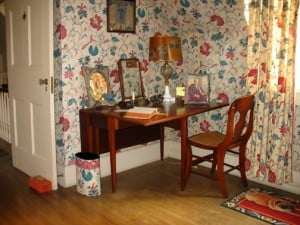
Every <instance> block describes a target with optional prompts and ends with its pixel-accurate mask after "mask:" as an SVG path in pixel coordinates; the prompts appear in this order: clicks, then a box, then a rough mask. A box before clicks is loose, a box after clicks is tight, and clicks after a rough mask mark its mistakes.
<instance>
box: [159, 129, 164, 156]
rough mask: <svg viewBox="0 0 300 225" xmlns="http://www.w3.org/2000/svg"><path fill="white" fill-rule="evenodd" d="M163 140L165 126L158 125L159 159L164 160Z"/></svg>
mask: <svg viewBox="0 0 300 225" xmlns="http://www.w3.org/2000/svg"><path fill="white" fill-rule="evenodd" d="M164 142H165V126H164V125H160V126H159V145H160V160H164V152H165V150H164Z"/></svg>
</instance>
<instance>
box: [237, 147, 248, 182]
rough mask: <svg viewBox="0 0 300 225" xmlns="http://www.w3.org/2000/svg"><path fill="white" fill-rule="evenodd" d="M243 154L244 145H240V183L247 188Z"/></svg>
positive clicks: (244, 150)
mask: <svg viewBox="0 0 300 225" xmlns="http://www.w3.org/2000/svg"><path fill="white" fill-rule="evenodd" d="M245 152H246V145H241V146H240V151H239V163H240V173H241V179H242V183H243V185H244V186H245V187H247V186H248V182H247V177H246V169H245V161H246V157H245V154H246V153H245Z"/></svg>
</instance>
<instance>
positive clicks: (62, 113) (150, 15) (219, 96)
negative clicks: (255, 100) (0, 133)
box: [54, 0, 300, 165]
mask: <svg viewBox="0 0 300 225" xmlns="http://www.w3.org/2000/svg"><path fill="white" fill-rule="evenodd" d="M106 10H107V6H106V1H105V0H88V1H87V0H64V1H59V0H56V3H55V15H54V17H55V21H54V32H55V34H54V35H55V41H54V57H55V78H56V87H55V102H56V103H55V104H56V105H55V107H56V144H57V161H58V162H59V163H60V164H62V165H70V164H73V163H74V159H75V153H77V152H79V151H81V148H80V133H79V116H78V111H79V109H80V108H82V107H85V102H86V99H87V96H86V92H85V86H84V80H83V77H82V75H81V66H83V65H88V66H91V67H95V66H97V65H103V66H108V67H109V71H110V72H109V77H108V79H109V82H110V87H111V91H112V94H113V95H114V96H115V99H116V101H119V100H120V98H121V95H120V90H119V87H120V86H119V76H118V68H117V62H118V60H119V59H120V58H130V57H136V58H138V59H139V60H140V62H141V70H142V71H141V73H142V77H143V83H144V84H145V85H144V86H145V92H146V96H147V97H150V96H152V95H154V94H161V93H162V92H163V90H164V80H163V78H162V77H161V75H160V72H159V68H160V64H159V63H155V62H149V59H148V54H149V49H148V45H149V38H150V37H151V36H154V35H155V34H162V35H174V36H180V37H181V41H182V51H183V61H182V62H176V63H173V64H172V66H173V68H174V69H175V72H174V74H173V75H172V77H171V80H170V89H171V93H172V94H173V95H174V94H175V93H174V92H175V87H176V86H178V85H184V84H185V81H186V77H187V75H189V74H193V75H199V76H201V75H203V74H208V75H209V76H210V99H211V100H212V101H221V102H232V100H234V99H235V98H237V97H239V96H241V95H243V94H246V93H247V90H245V83H246V82H245V79H246V71H247V60H246V57H247V22H246V19H245V16H244V10H245V5H244V3H243V1H236V0H230V1H229V0H214V1H207V0H143V1H142V0H136V33H135V34H132V33H109V32H107V30H106V25H107V19H106V13H107V11H106ZM226 110H227V109H226V108H224V109H221V110H216V111H213V112H210V113H206V114H203V115H200V116H193V117H191V118H190V119H189V133H190V134H192V133H196V132H200V131H205V130H211V129H221V130H223V129H224V124H225V122H226ZM179 135H180V131H172V130H170V131H169V132H168V133H167V136H168V138H172V139H176V140H177V139H178V138H179ZM298 136H300V134H299V132H298ZM298 158H299V157H298Z"/></svg>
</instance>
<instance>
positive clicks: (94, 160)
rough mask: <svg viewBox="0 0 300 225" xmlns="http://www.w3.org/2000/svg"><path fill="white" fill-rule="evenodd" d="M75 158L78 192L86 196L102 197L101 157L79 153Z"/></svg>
mask: <svg viewBox="0 0 300 225" xmlns="http://www.w3.org/2000/svg"><path fill="white" fill-rule="evenodd" d="M75 156H76V181H77V182H76V183H77V191H78V192H79V193H80V194H83V195H86V196H99V195H101V186H100V160H99V155H97V154H93V153H89V152H78V153H76V154H75Z"/></svg>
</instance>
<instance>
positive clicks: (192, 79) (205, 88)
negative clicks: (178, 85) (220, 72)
mask: <svg viewBox="0 0 300 225" xmlns="http://www.w3.org/2000/svg"><path fill="white" fill-rule="evenodd" d="M184 103H185V104H208V103H209V76H208V75H201V76H200V75H188V77H187V80H186V88H185V101H184Z"/></svg>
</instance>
